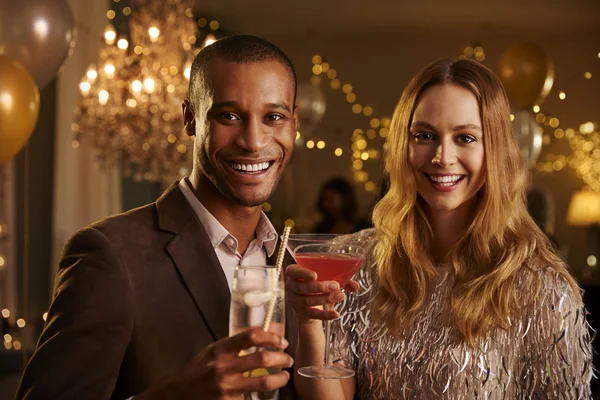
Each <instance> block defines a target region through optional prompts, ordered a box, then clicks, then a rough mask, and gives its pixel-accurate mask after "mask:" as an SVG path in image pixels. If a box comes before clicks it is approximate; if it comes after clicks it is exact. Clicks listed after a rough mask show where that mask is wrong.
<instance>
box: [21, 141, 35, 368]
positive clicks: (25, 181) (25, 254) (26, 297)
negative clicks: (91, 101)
mask: <svg viewBox="0 0 600 400" xmlns="http://www.w3.org/2000/svg"><path fill="white" fill-rule="evenodd" d="M29 142H30V141H29V140H28V141H27V144H26V145H25V150H24V152H23V153H24V154H23V155H24V159H25V161H24V166H23V204H24V206H25V207H24V209H23V297H22V300H23V319H24V320H25V321H28V320H29V218H30V214H29V207H30V204H29V167H30V165H29V160H30V146H29ZM31 326H33V325H31ZM30 329H31V328H30ZM25 348H27V347H25ZM25 348H24V349H23V352H22V359H23V369H25V366H26V365H27V351H25Z"/></svg>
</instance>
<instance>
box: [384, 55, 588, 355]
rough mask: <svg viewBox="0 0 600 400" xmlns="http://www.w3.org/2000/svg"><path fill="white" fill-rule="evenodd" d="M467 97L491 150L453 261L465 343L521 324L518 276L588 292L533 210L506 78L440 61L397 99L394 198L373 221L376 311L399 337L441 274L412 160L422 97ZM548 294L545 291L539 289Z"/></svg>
mask: <svg viewBox="0 0 600 400" xmlns="http://www.w3.org/2000/svg"><path fill="white" fill-rule="evenodd" d="M443 84H454V85H458V86H461V87H463V88H465V89H467V90H469V91H470V92H471V93H473V95H475V97H476V98H477V101H478V103H479V112H480V117H481V121H482V124H483V126H482V128H483V142H484V150H485V158H486V165H485V174H486V176H485V182H484V184H483V186H482V188H481V189H480V190H479V192H478V193H477V195H476V197H477V199H476V202H475V204H476V205H475V209H474V211H473V214H472V221H471V222H470V224H469V226H468V228H467V230H466V231H465V233H464V234H463V235H462V237H460V238H457V242H456V244H455V246H454V247H453V248H452V249H451V251H450V253H449V255H448V259H447V260H446V261H447V262H448V263H450V264H452V267H453V269H454V273H455V275H456V279H455V285H454V287H453V289H452V293H451V305H450V306H451V315H452V318H453V321H454V325H455V327H456V328H457V330H458V332H459V333H460V334H461V335H462V338H463V339H464V340H465V341H466V342H467V343H468V344H469V345H471V346H473V347H475V346H476V345H477V341H478V339H479V338H481V337H482V336H483V335H485V334H486V333H487V332H489V331H490V329H493V328H495V327H498V328H502V329H506V328H507V327H508V323H509V322H508V317H509V316H510V317H511V318H514V317H518V316H519V315H520V312H521V311H520V310H522V309H523V307H520V306H519V301H520V303H521V304H522V303H523V301H524V300H523V299H517V297H518V293H516V291H515V286H516V283H517V282H516V280H517V276H518V272H519V271H520V270H521V269H522V268H527V267H528V266H533V265H537V266H543V267H548V268H551V269H553V270H554V271H556V272H557V273H559V274H560V275H562V276H563V277H564V279H565V280H566V282H568V284H569V285H570V286H571V288H572V289H573V292H574V293H575V295H576V296H578V298H579V300H580V299H581V297H580V291H579V289H578V287H577V285H576V283H575V281H574V280H573V279H572V278H571V276H570V275H569V274H568V272H567V271H566V267H565V264H564V262H562V260H561V259H560V257H559V256H558V255H556V253H555V252H554V251H553V249H552V246H551V245H550V243H549V241H548V238H547V237H546V235H545V234H544V233H543V232H542V231H541V230H540V229H539V228H538V227H537V226H536V224H535V223H534V222H533V220H532V219H531V217H530V216H529V214H528V212H527V207H526V202H525V190H526V169H525V166H524V161H523V159H522V156H521V153H520V150H519V147H518V145H517V142H516V140H515V138H514V136H513V131H512V127H511V121H510V106H509V102H508V98H507V96H506V93H505V91H504V88H503V86H502V84H501V82H500V80H499V79H498V77H497V76H496V75H495V74H494V73H493V72H492V71H491V70H490V69H488V68H487V67H485V66H483V65H481V64H480V63H478V62H476V61H473V60H470V59H462V58H461V59H454V60H451V59H442V60H439V61H435V62H433V63H432V64H430V65H428V66H427V67H425V68H424V69H423V70H422V71H421V72H419V73H418V74H417V75H416V76H415V77H414V78H413V79H412V81H411V82H410V83H409V84H408V86H407V87H406V89H405V90H404V92H403V93H402V97H401V98H400V100H399V101H398V104H397V106H396V109H395V111H394V115H393V118H392V123H391V127H390V133H389V137H388V142H387V143H388V147H387V151H386V156H385V169H386V172H387V173H388V174H389V184H390V187H389V191H388V192H387V194H386V195H385V196H384V197H383V198H382V199H381V201H380V202H379V203H378V204H377V205H376V207H375V210H374V213H373V222H374V225H375V228H376V229H377V234H378V236H379V239H380V242H379V246H378V247H377V252H376V260H377V265H378V267H377V273H378V280H379V283H380V288H379V289H380V290H379V292H378V293H377V294H376V296H375V302H374V305H375V308H376V312H375V314H376V315H378V316H379V318H380V322H384V323H385V324H386V325H387V327H388V328H389V329H390V330H391V331H392V332H395V333H399V331H400V327H401V326H404V325H405V324H406V323H407V322H408V323H410V322H412V321H414V319H415V318H416V316H417V315H418V314H419V312H420V311H421V310H422V308H423V305H424V303H425V300H426V296H427V294H428V291H429V290H430V289H431V286H432V284H433V282H434V279H435V277H436V266H435V265H434V261H433V259H432V258H431V255H430V254H431V253H430V244H431V242H432V239H433V237H432V236H433V234H432V230H431V226H430V225H429V222H428V220H427V218H426V216H425V213H424V210H423V207H422V204H421V203H422V199H421V198H420V196H419V195H418V194H417V183H416V177H415V171H414V170H413V168H412V167H411V165H410V162H409V156H408V154H409V150H408V145H409V127H410V125H411V123H412V116H413V112H414V110H415V106H416V103H417V101H418V99H419V96H420V95H421V93H423V91H424V90H426V89H427V88H429V87H432V86H434V85H443ZM539 289H540V287H539V284H538V287H537V288H533V290H534V291H536V292H537V291H538V290H539Z"/></svg>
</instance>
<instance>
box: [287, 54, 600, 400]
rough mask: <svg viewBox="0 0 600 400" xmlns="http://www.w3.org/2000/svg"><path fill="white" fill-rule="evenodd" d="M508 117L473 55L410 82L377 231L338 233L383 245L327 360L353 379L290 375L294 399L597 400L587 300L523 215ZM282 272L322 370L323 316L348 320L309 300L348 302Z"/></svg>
mask: <svg viewBox="0 0 600 400" xmlns="http://www.w3.org/2000/svg"><path fill="white" fill-rule="evenodd" d="M509 115H510V108H509V103H508V100H507V97H506V94H505V92H504V89H503V88H502V85H501V83H500V81H499V80H498V78H497V77H496V76H495V75H494V74H493V72H491V71H490V70H489V69H488V68H486V67H484V66H483V65H481V64H479V63H477V62H475V61H472V60H468V59H459V60H440V61H437V62H434V63H432V64H431V65H429V66H427V67H426V68H425V69H423V70H422V71H421V72H420V73H419V74H418V75H417V76H416V77H415V78H414V79H413V80H412V81H411V82H410V84H409V85H408V87H407V88H406V89H405V91H404V93H403V95H402V97H401V99H400V101H399V102H398V105H397V106H396V110H395V112H394V116H393V120H392V125H391V129H390V136H389V139H388V143H389V150H388V152H387V159H386V170H387V171H388V172H389V176H390V188H389V191H388V193H387V194H386V195H385V196H384V198H383V199H382V200H381V201H380V202H379V204H378V205H377V206H376V208H375V211H374V226H375V229H374V230H367V231H362V232H359V233H357V234H355V235H351V236H348V237H347V238H346V239H345V240H353V239H355V238H356V236H362V237H367V238H368V237H373V238H374V240H377V245H376V247H375V250H374V251H373V252H372V253H371V254H370V256H369V257H368V258H367V260H366V262H365V263H364V265H363V268H362V270H361V271H360V274H358V281H359V282H358V283H357V282H351V283H350V284H349V285H348V286H347V287H346V288H345V289H346V291H347V292H355V293H353V294H349V295H348V297H347V298H346V299H345V301H344V302H342V303H341V307H339V306H340V304H338V311H339V312H340V313H341V314H342V317H341V318H340V319H338V320H337V321H335V322H334V323H333V324H332V325H333V327H332V331H333V339H332V340H333V345H332V354H333V359H334V360H335V359H337V360H339V361H338V362H339V363H341V364H343V365H345V366H347V367H351V368H353V369H354V371H355V372H356V375H355V378H354V379H342V380H319V379H307V378H302V377H300V376H298V375H296V384H295V386H296V391H297V393H298V395H299V397H300V398H301V399H328V400H331V399H352V398H353V396H354V395H355V393H356V394H358V395H359V397H360V399H361V400H367V399H398V398H415V399H438V398H447V399H475V398H481V399H486V398H487V399H504V398H507V399H522V398H558V397H559V396H563V397H565V398H589V397H590V392H589V390H590V389H589V381H590V379H591V368H592V367H591V346H590V343H591V339H590V335H589V331H588V328H587V324H586V322H585V317H584V315H585V313H584V310H583V306H582V302H581V294H580V290H579V288H578V287H577V284H576V283H575V281H574V280H573V278H572V277H571V276H570V275H569V273H568V272H567V270H566V266H565V264H564V263H563V261H561V259H560V258H559V257H558V256H557V255H556V253H555V252H554V251H553V249H552V246H551V245H550V244H549V242H548V239H547V238H546V236H545V235H544V234H543V233H542V232H541V231H540V229H539V228H538V227H537V226H536V224H535V223H534V222H533V220H532V219H531V217H529V215H528V213H527V209H526V205H525V186H526V170H525V167H524V165H523V162H522V158H521V154H520V152H519V148H518V146H517V143H516V142H515V140H514V138H513V135H512V131H511V122H510V118H509ZM286 276H287V278H286V290H287V296H288V299H289V300H290V302H291V304H292V305H293V307H294V310H295V314H296V315H297V317H298V323H299V344H298V348H297V352H296V354H297V357H296V360H295V365H294V367H295V368H299V367H302V366H305V365H319V364H320V363H321V362H322V361H321V359H322V354H323V351H324V349H323V347H324V344H323V342H324V337H323V332H322V329H321V327H320V325H321V321H319V320H320V319H335V318H336V317H338V315H339V314H338V312H336V311H329V310H323V309H322V308H320V307H315V306H318V305H323V304H327V303H334V302H339V301H341V300H342V299H343V298H344V294H343V293H341V292H340V290H339V289H340V288H339V285H337V283H335V282H318V281H316V278H317V277H316V274H315V273H314V272H311V271H309V270H306V269H303V268H301V267H300V266H297V265H293V266H290V267H289V268H288V269H287V270H286ZM359 283H360V286H359ZM359 288H360V289H359Z"/></svg>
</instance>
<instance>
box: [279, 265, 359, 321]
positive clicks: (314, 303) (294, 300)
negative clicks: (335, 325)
mask: <svg viewBox="0 0 600 400" xmlns="http://www.w3.org/2000/svg"><path fill="white" fill-rule="evenodd" d="M285 276H286V280H285V292H286V293H285V296H286V299H287V301H288V303H289V304H290V305H291V306H292V307H293V308H294V311H295V312H296V315H297V316H298V319H299V320H300V322H305V323H310V322H313V321H314V320H332V319H336V318H338V317H339V316H340V315H339V313H338V312H337V311H334V310H328V309H325V308H324V307H323V306H324V305H326V304H334V303H338V302H340V301H342V300H344V298H345V294H344V293H343V292H342V291H341V289H344V290H345V291H346V292H356V291H357V290H358V287H359V286H358V283H357V282H355V281H352V280H351V281H349V282H348V283H347V284H346V286H345V287H344V288H340V284H339V283H338V282H336V281H317V279H318V276H317V273H316V272H314V271H311V270H310V269H308V268H304V267H301V266H300V265H297V264H293V265H290V266H289V267H287V268H286V270H285Z"/></svg>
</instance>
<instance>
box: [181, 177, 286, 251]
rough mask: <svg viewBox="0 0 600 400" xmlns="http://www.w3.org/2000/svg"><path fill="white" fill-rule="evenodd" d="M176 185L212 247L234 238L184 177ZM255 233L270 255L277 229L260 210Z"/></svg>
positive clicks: (275, 243) (273, 249) (274, 245)
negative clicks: (199, 198) (228, 238)
mask: <svg viewBox="0 0 600 400" xmlns="http://www.w3.org/2000/svg"><path fill="white" fill-rule="evenodd" d="M178 186H179V189H180V190H181V192H182V193H183V195H184V196H185V198H186V200H187V201H188V203H189V204H190V206H191V207H192V210H194V213H195V214H196V216H197V217H198V219H199V220H200V222H201V223H202V225H203V226H204V229H205V230H206V233H207V234H208V237H209V239H210V242H211V244H212V246H213V248H214V249H216V248H217V247H219V245H220V244H221V243H222V242H223V241H224V240H225V239H226V238H227V237H232V238H234V239H235V237H234V236H233V235H231V234H230V233H229V231H228V230H227V229H225V227H224V226H223V225H221V223H220V222H219V220H218V219H216V218H215V217H214V215H212V214H211V213H210V212H209V211H208V210H207V209H206V207H204V205H203V204H202V203H201V202H200V200H198V198H197V197H196V195H195V194H194V192H193V191H192V189H191V188H190V187H189V184H188V182H187V180H186V178H182V179H181V180H180V181H179V184H178ZM255 234H256V238H257V239H258V240H259V241H261V242H262V244H263V246H264V248H265V251H266V252H267V255H268V256H269V257H271V256H272V255H273V253H274V252H275V247H276V245H277V239H278V237H277V231H276V230H275V228H274V227H273V224H272V223H271V221H269V218H268V217H267V216H266V215H265V213H264V212H262V211H261V213H260V218H259V220H258V225H257V226H256V231H255ZM236 246H237V239H236Z"/></svg>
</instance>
